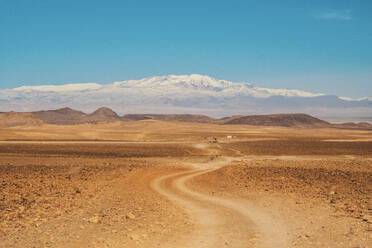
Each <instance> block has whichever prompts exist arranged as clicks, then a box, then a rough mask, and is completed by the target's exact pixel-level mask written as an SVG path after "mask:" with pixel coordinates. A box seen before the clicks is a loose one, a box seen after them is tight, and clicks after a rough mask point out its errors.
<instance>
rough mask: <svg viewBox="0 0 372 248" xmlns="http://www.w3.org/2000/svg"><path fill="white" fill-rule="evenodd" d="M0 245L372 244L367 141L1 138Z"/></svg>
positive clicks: (234, 133)
mask: <svg viewBox="0 0 372 248" xmlns="http://www.w3.org/2000/svg"><path fill="white" fill-rule="evenodd" d="M0 140H1V141H0V247H1V248H8V247H19V248H26V247H130V248H132V247H133V248H136V247H141V248H150V247H151V248H152V247H164V248H193V247H195V248H209V247H213V248H216V247H217V248H219V247H260V248H264V247H266V248H269V247H270V248H271V247H272V248H279V247H309V248H310V247H345V248H346V247H348V248H367V247H372V205H371V197H372V132H371V131H363V130H343V129H332V128H319V129H310V128H285V127H258V126H248V125H214V124H200V123H181V122H170V121H157V120H148V121H137V122H111V123H96V124H79V125H49V124H42V125H40V126H22V127H13V128H2V129H0Z"/></svg>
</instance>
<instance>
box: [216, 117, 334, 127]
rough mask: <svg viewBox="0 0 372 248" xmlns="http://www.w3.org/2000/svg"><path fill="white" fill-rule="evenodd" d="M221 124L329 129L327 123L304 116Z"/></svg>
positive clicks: (248, 119) (240, 119)
mask: <svg viewBox="0 0 372 248" xmlns="http://www.w3.org/2000/svg"><path fill="white" fill-rule="evenodd" d="M223 124H225V125H226V124H239V125H253V126H282V127H314V128H315V127H316V128H318V127H330V126H331V124H330V123H329V122H326V121H323V120H320V119H318V118H315V117H313V116H310V115H306V114H274V115H251V116H242V117H237V118H233V119H228V120H227V121H225V122H224V123H223Z"/></svg>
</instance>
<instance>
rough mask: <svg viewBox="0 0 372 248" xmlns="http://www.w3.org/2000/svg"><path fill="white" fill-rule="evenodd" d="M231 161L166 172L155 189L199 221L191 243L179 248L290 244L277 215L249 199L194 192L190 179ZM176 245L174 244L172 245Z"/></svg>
mask: <svg viewBox="0 0 372 248" xmlns="http://www.w3.org/2000/svg"><path fill="white" fill-rule="evenodd" d="M230 161H231V159H229V158H224V159H220V160H219V161H215V162H213V163H208V164H203V165H202V166H201V165H199V166H198V165H195V166H193V167H191V168H190V170H188V171H186V172H180V173H174V174H170V175H165V176H162V177H160V178H157V179H155V180H154V181H153V182H152V185H151V186H152V188H153V189H154V190H155V191H157V192H158V193H160V194H162V195H163V196H165V197H167V198H168V199H170V200H171V201H174V202H176V203H177V204H179V205H181V206H182V207H183V208H185V210H186V211H187V212H188V213H189V215H190V216H191V218H193V219H194V222H195V223H196V228H195V230H194V233H193V235H192V237H189V238H188V240H189V243H183V244H180V246H179V247H185V248H186V247H200V248H208V247H278V248H279V247H288V242H289V237H288V232H287V230H286V228H285V226H284V225H283V223H281V222H280V221H279V220H278V219H277V218H273V217H272V216H270V214H268V213H266V212H265V211H263V210H262V209H259V208H258V207H256V206H255V205H254V204H252V203H251V202H249V201H247V200H241V199H226V198H221V197H215V196H212V195H207V194H203V193H200V192H196V191H193V190H191V189H189V188H188V187H187V185H186V184H187V182H188V181H190V180H191V179H192V178H194V177H197V176H200V175H202V174H204V173H208V172H211V171H213V170H217V169H218V168H221V167H222V166H224V165H226V164H228V163H229V162H230ZM172 247H173V248H175V247H174V244H173V245H172Z"/></svg>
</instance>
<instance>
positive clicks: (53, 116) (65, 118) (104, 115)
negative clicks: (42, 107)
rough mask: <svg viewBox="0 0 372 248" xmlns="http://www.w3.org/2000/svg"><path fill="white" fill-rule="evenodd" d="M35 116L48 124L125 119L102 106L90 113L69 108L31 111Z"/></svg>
mask: <svg viewBox="0 0 372 248" xmlns="http://www.w3.org/2000/svg"><path fill="white" fill-rule="evenodd" d="M33 114H34V115H35V116H37V117H38V118H39V119H41V120H43V121H44V122H46V123H50V124H59V125H72V124H80V123H88V122H102V121H126V119H125V118H122V117H120V116H119V115H117V114H116V113H115V112H114V111H112V110H111V109H109V108H106V107H102V108H99V109H97V110H96V111H94V112H93V113H91V114H86V113H84V112H81V111H78V110H74V109H71V108H62V109H57V110H47V111H37V112H33Z"/></svg>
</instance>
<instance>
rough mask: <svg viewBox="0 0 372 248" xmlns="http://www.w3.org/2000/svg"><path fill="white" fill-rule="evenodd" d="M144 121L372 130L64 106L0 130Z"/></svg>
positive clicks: (362, 125) (4, 116) (7, 119)
mask: <svg viewBox="0 0 372 248" xmlns="http://www.w3.org/2000/svg"><path fill="white" fill-rule="evenodd" d="M144 120H160V121H176V122H192V123H209V124H217V125H251V126H279V127H296V128H342V129H364V130H370V129H371V130H372V124H370V123H368V122H359V123H355V122H348V123H329V122H327V121H324V120H321V119H318V118H316V117H313V116H311V115H307V114H301V113H294V114H270V115H249V116H243V115H235V116H231V117H222V118H212V117H209V116H206V115H194V114H126V115H123V116H119V115H118V114H117V113H116V112H114V111H113V110H112V109H110V108H107V107H101V108H99V109H97V110H96V111H94V112H92V113H90V114H86V113H84V112H82V111H79V110H74V109H71V108H68V107H65V108H61V109H56V110H45V111H36V112H13V111H12V112H5V113H0V127H12V126H35V125H42V124H44V123H45V124H55V125H76V124H84V123H97V122H130V121H144Z"/></svg>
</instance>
